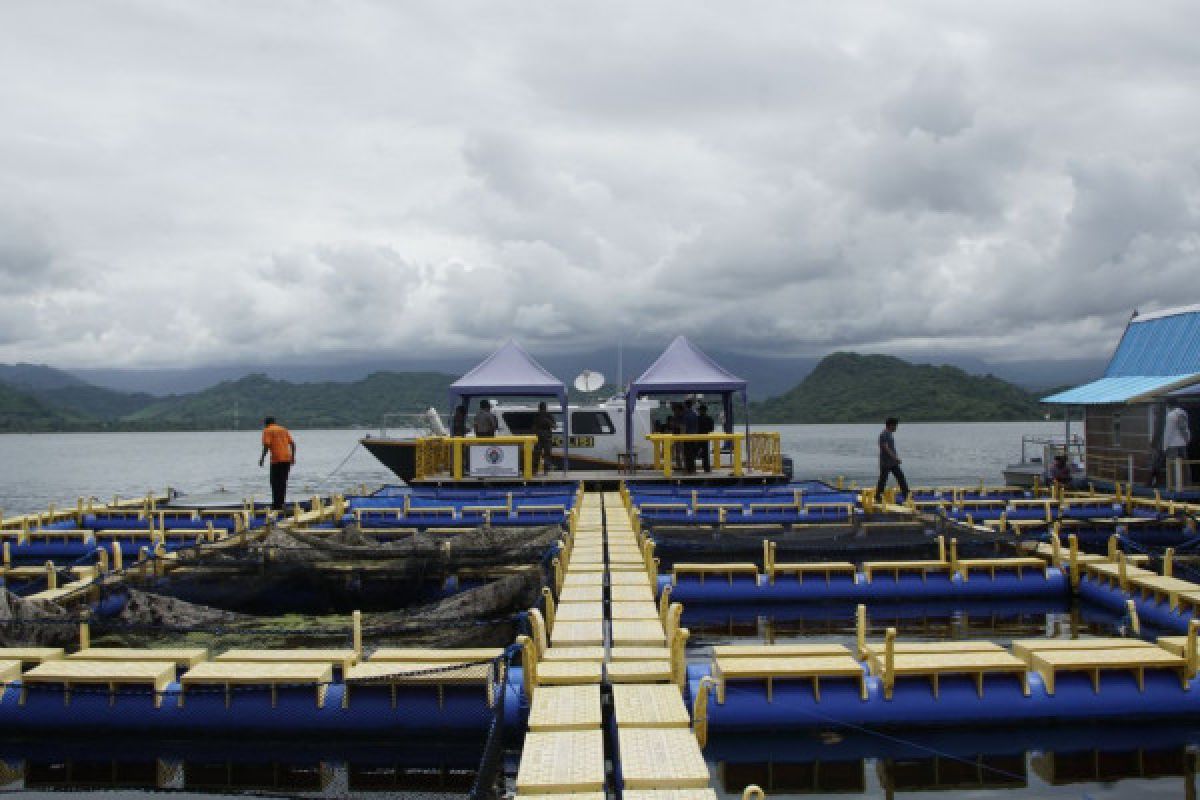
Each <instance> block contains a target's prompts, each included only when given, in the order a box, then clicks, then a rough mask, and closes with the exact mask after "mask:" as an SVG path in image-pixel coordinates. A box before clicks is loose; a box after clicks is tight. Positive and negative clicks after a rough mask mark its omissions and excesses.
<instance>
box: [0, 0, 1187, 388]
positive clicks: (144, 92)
mask: <svg viewBox="0 0 1200 800" xmlns="http://www.w3.org/2000/svg"><path fill="white" fill-rule="evenodd" d="M1198 30H1200V4H1197V3H1195V2H1194V1H1193V0H1180V1H1179V2H1170V1H1169V0H1158V1H1157V2H1154V3H1144V2H1128V3H1121V2H1112V3H1096V2H1094V1H1093V0H1088V1H1087V2H1055V3H1045V2H1015V1H1014V0H1005V1H1004V2H995V3H982V2H961V0H953V1H952V2H943V3H937V2H911V1H908V2H904V3H896V2H890V1H889V2H879V3H867V2H864V3H816V2H813V3H803V2H796V1H795V0H780V2H754V1H753V0H750V2H746V1H744V0H742V1H739V2H736V3H735V2H729V3H693V2H682V1H680V2H669V1H666V0H664V2H644V0H638V2H629V3H621V2H604V3H599V2H591V3H577V2H528V1H527V2H521V3H507V2H497V1H496V0H488V1H487V2H478V3H470V2H430V3H404V2H394V1H391V0H385V1H381V2H365V1H361V2H360V1H358V0H352V1H348V2H336V3H332V2H315V1H314V2H299V1H297V2H278V3H277V2H254V3H246V2H243V1H242V0H235V1H231V2H216V1H215V0H212V1H208V0H206V1H203V2H196V1H195V0H186V1H180V2H166V1H165V0H145V1H144V2H99V1H97V0H87V1H86V2H65V1H63V2H60V1H59V0H46V1H45V2H12V3H5V4H3V5H0V75H2V76H3V79H2V80H0V361H17V360H24V361H45V362H49V363H53V364H56V365H60V366H83V365H96V364H102V365H105V366H162V365H168V364H187V365H196V364H214V363H237V362H242V361H256V362H263V361H268V360H272V359H279V360H290V359H291V360H294V359H301V358H304V359H317V360H320V359H335V358H338V357H339V356H344V355H345V354H347V353H372V354H404V355H412V354H414V353H417V352H420V353H422V354H426V355H428V354H438V353H457V354H462V353H470V352H479V351H484V350H487V349H489V348H491V347H492V346H494V345H495V344H496V343H497V342H498V341H499V340H501V339H502V338H504V337H506V336H510V335H511V336H515V337H517V338H518V339H520V340H521V341H523V342H524V343H526V345H527V346H529V347H530V349H534V350H537V351H542V352H546V351H570V350H573V349H583V348H588V349H594V348H596V347H601V346H605V345H608V344H611V343H612V342H614V341H615V340H616V338H617V336H618V335H619V334H623V336H624V339H625V341H627V342H631V343H636V342H644V343H650V342H661V341H664V340H665V339H667V338H669V336H671V335H674V334H675V333H686V334H689V335H692V336H694V337H695V338H696V339H697V340H698V341H699V342H701V343H702V344H704V345H707V346H710V347H716V348H720V349H724V350H734V351H742V352H754V353H764V354H766V353H778V354H805V355H814V354H821V353H824V352H827V351H829V350H831V349H835V348H841V349H859V350H870V351H876V352H891V353H896V354H900V355H905V354H916V355H919V354H920V353H921V352H922V351H925V350H929V351H937V352H943V353H944V352H953V351H961V352H964V353H971V354H975V355H979V356H982V357H985V358H990V359H998V360H1004V359H1016V358H1022V359H1027V358H1031V357H1037V358H1059V357H1061V358H1078V357H1089V356H1097V355H1104V354H1106V353H1107V352H1108V351H1109V350H1110V349H1111V348H1112V346H1113V344H1114V342H1115V337H1116V336H1117V335H1119V332H1120V329H1121V326H1122V325H1123V324H1124V321H1125V320H1126V318H1127V317H1128V315H1129V313H1130V311H1131V310H1132V309H1133V308H1134V307H1139V308H1141V309H1143V310H1148V309H1154V308H1161V307H1167V306H1172V305H1179V304H1184V303H1194V302H1200V227H1198V222H1200V141H1198V139H1200V88H1198V87H1200V47H1198V46H1197V42H1196V31H1198Z"/></svg>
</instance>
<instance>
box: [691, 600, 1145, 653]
mask: <svg viewBox="0 0 1200 800" xmlns="http://www.w3.org/2000/svg"><path fill="white" fill-rule="evenodd" d="M854 614H855V606H854V605H853V604H851V603H836V604H829V605H815V604H807V605H772V606H750V605H747V606H731V605H724V606H703V605H698V604H696V603H689V604H687V605H686V606H684V609H683V625H684V627H686V628H688V630H689V631H690V632H691V639H690V640H689V642H688V644H689V647H693V648H699V647H704V646H708V645H716V644H735V643H736V644H751V643H762V644H776V643H785V642H788V643H791V642H822V643H824V642H840V643H842V644H852V643H853V642H854V638H855V619H854ZM867 620H868V626H867V632H868V635H869V636H871V637H872V638H875V637H882V636H883V634H884V631H886V630H887V629H888V628H895V629H896V630H897V631H898V632H899V634H900V635H901V636H902V637H903V638H904V639H906V640H910V641H923V640H929V641H940V640H953V639H989V640H992V641H996V642H998V643H1000V644H1007V643H1008V641H1009V640H1011V639H1018V638H1028V637H1035V636H1044V637H1051V638H1079V637H1087V636H1115V635H1119V634H1120V633H1121V632H1122V631H1123V630H1124V629H1125V626H1126V621H1125V620H1124V619H1123V618H1122V617H1120V616H1118V615H1115V614H1113V613H1112V612H1110V611H1108V610H1107V609H1104V608H1100V607H1099V606H1093V605H1090V604H1086V603H1078V602H1076V603H1068V602H1067V600H1066V599H1065V598H1064V600H1063V601H1062V602H1049V603H1048V602H1045V601H1040V602H1036V603H1032V602H1022V601H999V600H979V601H972V602H956V603H953V604H945V603H940V604H939V603H923V604H907V603H880V604H875V605H868V606H867ZM1143 628H1144V629H1145V626H1143ZM1144 632H1146V633H1150V632H1149V631H1145V630H1144Z"/></svg>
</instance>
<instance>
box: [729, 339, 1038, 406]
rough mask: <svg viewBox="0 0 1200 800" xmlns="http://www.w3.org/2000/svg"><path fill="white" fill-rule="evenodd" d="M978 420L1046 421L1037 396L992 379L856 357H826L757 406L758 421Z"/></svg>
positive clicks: (876, 357) (953, 369) (881, 358)
mask: <svg viewBox="0 0 1200 800" xmlns="http://www.w3.org/2000/svg"><path fill="white" fill-rule="evenodd" d="M888 416H896V417H899V418H900V419H902V420H904V421H906V422H979V421H996V420H1026V419H1037V418H1040V416H1041V412H1040V411H1039V408H1038V403H1037V398H1036V397H1034V396H1032V395H1030V394H1029V393H1027V392H1026V391H1024V390H1023V389H1021V388H1020V387H1018V386H1015V385H1013V384H1011V383H1008V382H1007V381H1003V380H1000V379H999V378H995V377H992V376H991V375H970V374H968V373H966V372H964V371H962V370H961V369H958V368H957V367H946V366H941V367H935V366H932V365H929V364H910V363H908V362H907V361H903V360H901V359H899V358H893V357H891V356H880V355H859V354H857V353H833V354H831V355H829V356H826V357H825V358H824V359H823V360H822V361H821V362H820V363H819V364H817V366H816V369H814V370H813V371H812V372H811V373H810V374H809V375H808V377H806V378H805V379H804V380H803V381H801V382H800V383H799V384H798V385H797V386H796V387H795V388H793V389H791V390H789V391H787V392H785V393H784V394H782V395H780V396H778V397H773V398H770V399H768V400H765V401H763V402H761V403H755V404H752V405H751V408H750V418H751V419H753V420H754V421H755V422H760V423H761V422H774V423H789V422H797V423H800V422H807V423H816V422H881V421H882V420H883V419H884V418H885V417H888Z"/></svg>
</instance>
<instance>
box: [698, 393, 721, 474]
mask: <svg viewBox="0 0 1200 800" xmlns="http://www.w3.org/2000/svg"><path fill="white" fill-rule="evenodd" d="M715 428H716V423H715V422H713V418H712V417H710V416H709V415H708V406H706V405H704V403H701V404H700V415H699V417H698V418H697V428H696V432H697V433H712V432H713V430H714V429H715ZM714 444H715V443H714V442H697V443H696V447H697V449H698V450H699V452H700V466H702V467H704V471H705V472H712V460H711V458H710V457H709V451H710V450H711V449H712V446H713V445H714ZM717 446H718V447H719V446H720V445H717Z"/></svg>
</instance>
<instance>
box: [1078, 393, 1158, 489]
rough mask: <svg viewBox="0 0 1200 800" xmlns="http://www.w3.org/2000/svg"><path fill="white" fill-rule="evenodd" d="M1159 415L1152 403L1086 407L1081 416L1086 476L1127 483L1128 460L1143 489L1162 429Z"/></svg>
mask: <svg viewBox="0 0 1200 800" xmlns="http://www.w3.org/2000/svg"><path fill="white" fill-rule="evenodd" d="M1160 413H1161V412H1160V411H1159V410H1158V408H1157V407H1156V404H1154V403H1138V404H1132V405H1124V404H1119V405H1107V406H1088V407H1087V409H1086V411H1085V414H1084V435H1085V436H1086V439H1087V445H1086V447H1087V473H1088V477H1090V478H1099V479H1101V480H1107V481H1121V482H1122V483H1124V482H1126V481H1128V480H1129V477H1130V473H1129V464H1130V458H1131V457H1132V459H1133V480H1134V482H1135V483H1139V484H1142V485H1146V484H1148V483H1149V481H1150V473H1151V470H1152V468H1153V465H1154V460H1155V457H1156V456H1157V450H1158V442H1159V436H1160V435H1161V434H1160V433H1157V432H1156V431H1155V427H1156V426H1159V427H1161V419H1160V418H1159V415H1160Z"/></svg>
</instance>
